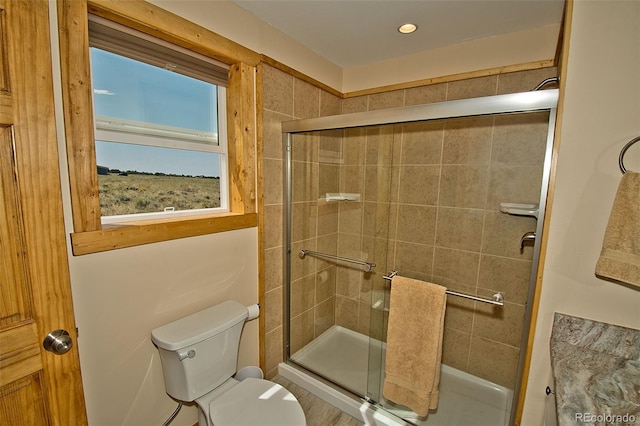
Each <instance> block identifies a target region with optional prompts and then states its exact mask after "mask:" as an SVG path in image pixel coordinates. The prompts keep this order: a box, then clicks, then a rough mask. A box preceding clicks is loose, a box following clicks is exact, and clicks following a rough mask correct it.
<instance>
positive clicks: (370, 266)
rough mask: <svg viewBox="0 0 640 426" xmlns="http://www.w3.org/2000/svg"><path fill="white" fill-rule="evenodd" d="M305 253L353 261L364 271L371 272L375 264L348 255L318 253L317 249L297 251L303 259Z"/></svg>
mask: <svg viewBox="0 0 640 426" xmlns="http://www.w3.org/2000/svg"><path fill="white" fill-rule="evenodd" d="M306 255H309V256H317V257H324V258H327V259H333V260H339V261H340V262H347V263H355V264H357V265H362V266H364V271H365V272H371V270H372V269H373V268H375V266H376V264H375V263H370V262H365V261H364V260H356V259H349V258H348V257H342V256H336V255H333V254H327V253H320V252H318V251H313V250H306V249H302V250H300V252H298V256H300V259H304V258H305V256H306Z"/></svg>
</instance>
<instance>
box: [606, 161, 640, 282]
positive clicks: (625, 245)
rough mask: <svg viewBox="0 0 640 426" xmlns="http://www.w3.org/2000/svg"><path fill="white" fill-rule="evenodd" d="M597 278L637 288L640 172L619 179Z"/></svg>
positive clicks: (638, 278)
mask: <svg viewBox="0 0 640 426" xmlns="http://www.w3.org/2000/svg"><path fill="white" fill-rule="evenodd" d="M596 275H597V276H599V277H601V278H605V279H611V280H615V281H620V282H623V283H627V284H632V285H636V286H640V173H634V172H630V171H627V172H626V173H625V174H624V175H623V176H622V180H621V181H620V186H618V192H617V193H616V198H615V200H614V201H613V208H612V209H611V215H610V216H609V223H608V224H607V230H606V232H605V234H604V242H603V244H602V252H601V253H600V258H599V259H598V263H597V264H596Z"/></svg>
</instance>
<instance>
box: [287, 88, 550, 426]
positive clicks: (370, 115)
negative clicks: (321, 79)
mask: <svg viewBox="0 0 640 426" xmlns="http://www.w3.org/2000/svg"><path fill="white" fill-rule="evenodd" d="M558 97H559V90H558V89H549V90H541V91H531V92H520V93H511V94H506V95H494V96H486V97H480V98H471V99H461V100H455V101H445V102H438V103H432V104H422V105H414V106H408V107H400V108H389V109H382V110H376V111H368V112H359V113H351V114H342V115H332V116H326V117H320V118H309V119H300V120H291V121H284V122H282V141H283V160H284V167H283V172H284V173H283V174H284V176H283V179H284V200H283V201H284V236H283V237H284V244H283V246H284V265H283V268H284V274H283V278H284V294H283V304H284V306H283V313H284V318H283V332H284V339H283V343H284V348H283V349H284V355H285V362H287V363H292V361H291V360H290V358H291V353H290V327H289V321H290V308H289V292H290V285H291V220H292V218H291V201H292V181H291V179H292V177H293V174H292V152H291V148H292V142H293V141H292V135H294V134H296V133H303V132H313V131H321V130H336V129H348V128H353V127H365V126H375V125H385V124H399V123H409V122H414V121H429V120H443V119H450V118H462V117H476V116H488V115H495V114H508V113H530V112H540V111H549V126H548V131H547V142H546V150H545V157H544V164H543V173H542V184H541V190H540V203H539V208H538V220H537V224H536V238H535V243H534V248H533V259H532V268H531V275H530V282H529V289H528V292H527V303H526V305H525V317H524V326H523V330H522V340H521V342H524V346H522V344H521V348H520V358H519V363H518V372H517V375H516V383H515V385H514V389H513V398H512V404H511V413H510V419H509V424H514V421H515V416H516V412H517V405H518V404H517V402H518V400H519V398H520V390H521V387H522V383H521V381H522V374H523V370H524V362H525V360H526V344H527V342H528V339H529V330H530V326H531V318H532V315H533V303H532V301H533V298H534V295H535V289H536V282H537V274H538V266H539V261H540V248H541V241H542V232H543V225H544V217H545V210H546V202H547V193H548V189H549V179H550V175H551V159H552V154H553V140H554V134H555V121H556V114H557V105H558ZM523 349H524V350H523ZM295 365H296V367H299V368H302V367H300V366H298V365H297V364H295ZM309 373H311V372H309ZM311 374H312V375H314V376H317V375H316V374H313V373H311ZM347 392H348V391H347ZM362 397H364V395H363V396H362ZM513 402H516V403H515V404H514V403H513Z"/></svg>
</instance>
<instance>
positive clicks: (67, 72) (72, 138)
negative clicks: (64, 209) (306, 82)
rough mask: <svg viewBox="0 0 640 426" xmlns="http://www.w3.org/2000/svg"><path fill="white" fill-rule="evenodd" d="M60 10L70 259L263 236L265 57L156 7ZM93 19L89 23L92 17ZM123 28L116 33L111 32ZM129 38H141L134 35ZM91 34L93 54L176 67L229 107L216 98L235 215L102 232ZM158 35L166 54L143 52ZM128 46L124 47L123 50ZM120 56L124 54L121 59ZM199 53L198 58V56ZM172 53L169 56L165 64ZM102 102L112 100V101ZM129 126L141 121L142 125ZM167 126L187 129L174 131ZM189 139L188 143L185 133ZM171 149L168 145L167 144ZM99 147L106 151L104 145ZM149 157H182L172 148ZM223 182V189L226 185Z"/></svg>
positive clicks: (72, 1)
mask: <svg viewBox="0 0 640 426" xmlns="http://www.w3.org/2000/svg"><path fill="white" fill-rule="evenodd" d="M56 3H57V5H58V34H59V37H60V38H59V46H60V72H61V80H62V98H63V99H62V101H63V102H62V103H63V107H64V109H63V113H64V136H65V142H66V157H67V166H68V170H69V190H70V195H71V213H72V220H73V232H72V233H71V248H72V250H73V254H74V255H75V256H79V255H84V254H89V253H97V252H102V251H107V250H116V249H120V248H124V247H132V246H139V245H142V244H150V243H155V242H160V241H167V240H173V239H178V238H187V237H195V236H198V235H207V234H213V233H218V232H226V231H232V230H238V229H246V228H252V227H256V226H257V223H258V215H257V213H256V209H257V203H258V201H259V200H258V196H257V192H256V185H257V179H256V164H257V163H256V158H255V156H256V128H255V126H256V96H257V95H256V93H257V92H256V80H257V78H258V77H257V74H256V71H257V69H258V66H259V64H260V60H261V56H260V55H259V54H258V53H256V52H254V51H252V50H250V49H247V48H245V47H243V46H240V45H238V44H236V43H234V42H232V41H231V40H228V39H226V38H224V37H222V36H220V35H218V34H215V33H213V32H212V31H209V30H208V29H206V28H203V27H201V26H198V25H196V24H194V23H192V22H189V21H187V20H185V19H183V18H181V17H179V16H177V15H174V14H172V13H170V12H168V11H166V10H164V9H162V8H160V7H158V6H154V5H153V4H151V3H147V2H103V1H99V2H98V1H93V0H59V1H58V2H56ZM89 11H90V12H91V14H92V15H89V14H88V12H89ZM94 17H99V18H100V19H105V20H106V19H108V21H106V23H105V25H102V26H97V25H95V24H96V23H98V24H99V23H101V22H97V21H95V20H94V19H93V18H94ZM90 19H91V21H92V22H91V30H89V26H90V25H89V20H90ZM113 24H115V25H113ZM116 27H117V29H118V30H119V31H115V32H114V28H116ZM130 28H135V29H136V31H133V30H131V29H130ZM110 32H111V33H110ZM134 33H135V34H136V35H137V36H139V37H133V38H131V37H129V38H126V39H125V36H126V35H131V34H134ZM87 34H90V38H91V46H93V47H95V48H97V49H100V50H103V51H106V52H110V53H115V54H116V55H120V56H123V57H126V58H130V59H135V60H138V61H139V62H144V63H146V64H150V65H155V66H156V67H160V68H164V67H165V65H166V64H167V63H171V64H173V65H176V68H175V69H174V71H176V72H177V73H179V74H184V75H187V76H189V77H192V78H195V79H197V80H201V81H205V82H208V83H211V84H214V85H216V86H217V87H218V89H220V88H223V89H224V91H225V92H226V99H224V96H221V94H220V92H218V93H217V99H218V100H219V101H218V105H217V108H218V109H217V111H218V113H219V114H218V115H219V120H218V122H219V125H220V129H219V130H218V132H220V133H222V126H223V125H224V124H226V132H227V139H228V143H227V144H224V143H223V142H222V140H223V139H222V138H223V136H222V135H220V141H221V143H220V148H223V147H224V148H226V154H222V155H224V156H225V157H226V163H227V165H226V168H227V171H226V173H224V172H223V171H222V170H221V171H220V175H221V176H220V181H221V185H220V187H221V191H223V190H226V191H227V192H228V197H227V200H228V201H227V203H228V211H222V210H217V208H211V209H206V212H204V213H202V214H197V215H185V216H180V215H179V214H178V213H175V212H174V213H170V215H169V216H164V217H157V218H153V219H151V220H140V219H141V218H140V216H144V215H145V214H147V213H143V214H136V215H135V218H131V219H130V220H127V221H123V222H118V223H108V224H107V223H103V221H102V218H101V208H100V199H99V189H98V187H99V184H98V176H99V175H98V174H97V170H98V166H99V165H100V166H101V164H97V162H96V151H97V149H99V148H97V147H96V142H95V139H96V138H95V133H96V132H101V131H103V130H105V131H106V130H107V129H98V126H96V123H95V118H96V117H94V114H92V113H93V112H94V110H95V108H94V106H93V103H94V100H93V99H94V93H93V90H92V87H91V52H90V48H89V47H88V45H87V38H86V36H87ZM107 34H109V35H107ZM123 34H124V35H123ZM151 35H154V36H155V37H159V38H162V40H163V41H162V42H160V43H159V44H156V43H151V44H148V43H147V44H145V41H148V39H153V40H155V41H158V40H157V38H155V37H150V36H151ZM121 40H122V41H123V42H120V41H121ZM103 42H105V43H106V42H109V43H110V44H111V45H110V46H108V45H102V44H101V43H103ZM165 42H167V43H170V44H169V46H170V47H171V48H170V49H166V47H167V46H166V45H167V43H165ZM163 45H164V46H163ZM177 46H179V47H177ZM112 49H113V50H112ZM115 49H122V50H117V51H114V50H115ZM128 49H131V50H132V51H131V52H130V51H128ZM194 52H197V53H196V54H195V55H194V54H193V53H194ZM165 53H166V54H168V56H163V55H164V54H165ZM134 54H137V55H140V56H134ZM158 58H160V59H161V61H159V62H158V63H156V62H154V61H158ZM169 58H170V59H169ZM194 59H195V60H194ZM217 61H221V62H217ZM163 64H164V65H163ZM187 64H188V66H187ZM225 64H226V65H225ZM212 65H216V66H212ZM203 71H204V72H203ZM105 90H106V89H105ZM105 96H109V95H108V94H107V93H106V92H105ZM221 97H222V98H223V100H225V101H226V108H225V107H224V106H223V105H222V104H221V103H220V99H221ZM220 113H226V119H223V118H222V115H221V114H220ZM121 120H122V119H121ZM132 120H134V121H141V120H138V119H137V118H132ZM156 124H157V123H156ZM169 126H171V127H182V125H175V124H169ZM183 129H184V128H183ZM187 129H188V127H187ZM165 130H166V129H165ZM190 130H193V129H190ZM121 133H126V132H121ZM130 133H132V134H133V133H134V132H130ZM182 133H183V136H184V132H182ZM136 136H140V135H136ZM156 136H157V135H156ZM103 139H105V138H103ZM158 139H159V138H157V139H156V140H158ZM164 139H165V142H166V139H169V138H164ZM178 139H179V142H180V143H185V142H187V141H185V140H184V139H185V138H184V137H181V138H178ZM104 142H108V143H111V144H115V143H122V142H109V141H104ZM189 142H193V141H191V140H190V141H189ZM98 145H102V142H99V143H98ZM128 145H129V146H130V147H133V146H134V145H132V144H128ZM140 146H142V147H144V146H143V145H140ZM151 148H158V149H175V147H168V146H160V147H151ZM181 151H186V150H181ZM214 154H217V153H214ZM100 155H101V154H100ZM218 155H220V154H218ZM105 167H107V166H105ZM100 172H101V173H102V172H105V169H104V168H100ZM224 180H226V182H227V183H226V184H222V182H223V181H224ZM221 199H222V201H224V196H222V195H221ZM169 210H170V209H169ZM189 212H191V211H189ZM150 214H152V215H154V214H158V213H150ZM160 214H161V213H160Z"/></svg>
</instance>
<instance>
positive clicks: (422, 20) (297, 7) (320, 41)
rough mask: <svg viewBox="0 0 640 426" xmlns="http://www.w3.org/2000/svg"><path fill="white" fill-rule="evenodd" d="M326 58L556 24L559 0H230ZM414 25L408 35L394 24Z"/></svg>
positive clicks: (365, 58)
mask: <svg viewBox="0 0 640 426" xmlns="http://www.w3.org/2000/svg"><path fill="white" fill-rule="evenodd" d="M234 3H236V4H237V5H238V6H240V7H242V8H244V9H245V10H247V11H248V12H250V13H251V14H253V15H255V16H256V17H257V18H259V19H260V20H262V21H264V22H266V23H268V24H269V25H271V26H273V27H275V28H276V29H278V30H280V31H281V32H283V33H285V34H287V35H288V36H290V37H291V38H293V39H295V40H297V41H298V42H300V43H302V44H303V45H305V46H307V47H308V48H310V49H311V50H313V51H315V52H316V53H318V54H320V55H321V56H323V57H325V58H326V59H327V60H329V61H331V62H333V63H334V64H336V65H338V66H340V67H342V68H349V67H353V66H360V65H366V64H371V63H375V62H379V61H384V60H388V59H392V58H396V57H401V56H406V55H411V54H415V53H418V52H422V51H426V50H431V49H435V48H440V47H445V46H449V45H453V44H457V43H461V42H464V41H468V40H474V39H479V38H486V37H491V36H496V35H501V34H507V33H513V32H518V31H523V30H530V29H534V28H539V27H543V26H547V25H553V24H556V25H557V24H559V23H560V22H561V20H562V12H563V7H564V0H419V1H405V0H377V1H376V0H374V1H371V0H342V1H334V0H235V1H234ZM406 22H411V23H414V24H416V25H417V26H418V30H417V31H416V32H414V33H413V34H409V35H405V34H400V33H399V32H398V31H397V28H398V27H399V26H400V25H401V24H403V23H406Z"/></svg>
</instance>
